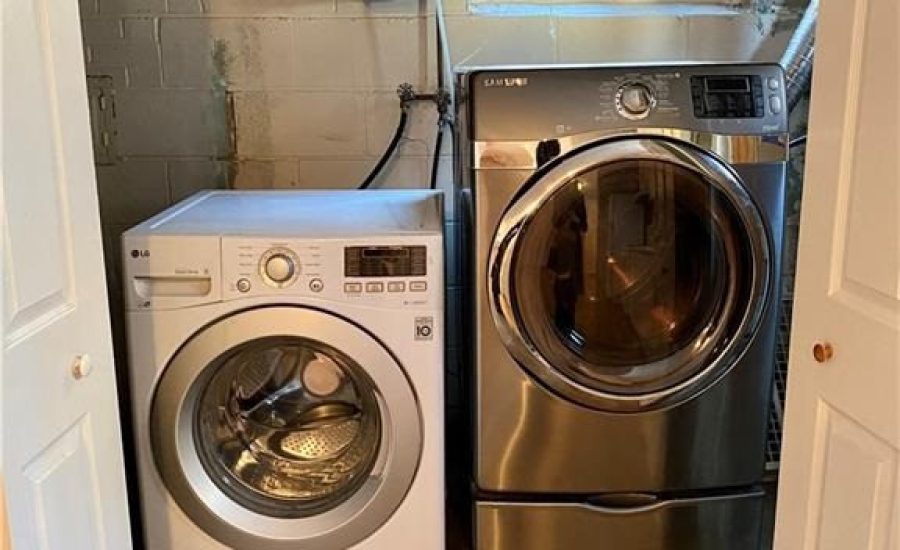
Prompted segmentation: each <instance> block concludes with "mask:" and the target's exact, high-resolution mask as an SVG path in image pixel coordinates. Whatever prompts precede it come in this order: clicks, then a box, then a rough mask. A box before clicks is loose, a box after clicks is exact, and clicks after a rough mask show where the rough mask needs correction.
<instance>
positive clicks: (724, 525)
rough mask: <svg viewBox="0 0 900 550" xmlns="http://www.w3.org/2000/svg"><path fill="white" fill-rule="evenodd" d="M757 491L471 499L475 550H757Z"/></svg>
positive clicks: (760, 502)
mask: <svg viewBox="0 0 900 550" xmlns="http://www.w3.org/2000/svg"><path fill="white" fill-rule="evenodd" d="M764 495H765V494H764V492H762V491H758V492H756V491H753V492H748V493H739V494H731V495H725V496H711V497H703V498H690V499H677V500H663V501H657V502H655V503H653V504H650V505H646V506H638V507H626V508H620V507H602V506H592V505H589V504H581V503H545V502H496V501H495V502H488V501H485V502H478V503H477V504H476V534H475V537H476V548H477V549H478V550H555V549H560V550H562V549H565V550H605V549H610V550H725V549H727V550H758V549H759V544H760V530H761V524H762V515H763V499H764Z"/></svg>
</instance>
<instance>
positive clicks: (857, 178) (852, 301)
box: [775, 0, 900, 550]
mask: <svg viewBox="0 0 900 550" xmlns="http://www.w3.org/2000/svg"><path fill="white" fill-rule="evenodd" d="M898 27H900V11H898V4H897V2H895V0H854V1H847V2H823V3H822V8H821V10H820V18H819V23H818V28H817V31H816V34H817V38H816V44H817V45H816V70H815V75H814V79H813V88H812V103H811V113H810V129H809V131H810V134H809V141H808V152H807V162H806V175H805V181H806V182H808V183H807V186H808V188H809V191H808V192H805V193H804V198H803V212H802V218H801V224H800V243H799V252H798V264H797V265H798V267H797V279H796V292H795V305H794V324H793V327H792V335H791V352H790V354H791V358H790V369H789V375H788V388H787V406H786V422H785V441H784V452H783V456H782V464H781V476H780V487H779V493H778V498H779V503H778V518H777V527H776V536H775V545H776V548H777V549H778V550H797V549H805V550H812V549H814V548H815V549H819V548H825V549H832V548H834V549H846V548H861V549H862V548H865V549H871V550H887V549H889V548H890V549H893V548H897V547H898V544H900V513H898V512H900V479H898V478H900V472H898V468H900V405H898V400H900V223H898V219H900V218H898V215H900V170H898V158H900V139H898V135H900V114H898V102H897V88H898V75H900V66H898V64H897V58H898V56H900V51H898V50H900V48H898V38H897V36H898V31H900V28H898ZM826 344H827V346H826ZM817 345H818V348H817V347H816V346H817ZM826 350H829V351H830V353H825V351H826Z"/></svg>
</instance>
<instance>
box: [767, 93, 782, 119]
mask: <svg viewBox="0 0 900 550" xmlns="http://www.w3.org/2000/svg"><path fill="white" fill-rule="evenodd" d="M769 110H770V111H772V114H775V115H777V114H779V113H781V98H780V97H778V96H777V95H773V96H769Z"/></svg>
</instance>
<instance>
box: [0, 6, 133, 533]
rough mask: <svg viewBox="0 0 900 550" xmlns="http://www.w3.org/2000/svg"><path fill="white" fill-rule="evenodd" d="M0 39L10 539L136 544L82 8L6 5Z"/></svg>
mask: <svg viewBox="0 0 900 550" xmlns="http://www.w3.org/2000/svg"><path fill="white" fill-rule="evenodd" d="M2 32H3V35H2V55H3V77H2V82H3V100H2V101H3V111H2V112H3V115H2V116H3V118H2V127H3V134H2V135H3V138H2V144H3V146H2V149H3V156H2V197H3V205H2V212H0V221H2V232H0V235H2V241H0V243H2V246H3V250H2V256H3V260H4V262H3V263H4V266H3V285H4V302H5V304H4V308H3V324H2V338H3V361H2V367H0V368H2V370H0V380H2V391H3V394H2V409H3V411H2V418H3V427H2V453H3V459H2V466H3V474H4V483H5V487H6V500H7V506H8V516H9V524H10V535H11V539H12V544H13V547H14V548H21V549H32V548H40V549H54V550H55V549H61V550H62V549H65V550H70V549H71V550H103V549H106V550H123V549H128V548H130V547H131V541H130V534H129V524H128V511H127V510H128V507H127V501H126V496H125V480H124V469H123V465H122V453H121V442H120V433H119V420H118V412H117V403H116V385H115V377H114V371H113V357H112V347H111V339H110V329H109V319H108V311H107V300H106V288H105V283H104V274H103V258H102V252H101V241H100V224H99V215H98V206H97V192H96V184H95V180H94V170H93V165H92V162H93V161H92V155H91V144H90V128H89V122H88V102H87V91H86V82H85V73H84V63H83V59H82V53H81V52H82V46H81V35H80V29H79V23H78V2H77V1H76V0H3V18H2ZM79 357H80V358H82V359H81V361H80V362H79V361H78V360H77V358H79Z"/></svg>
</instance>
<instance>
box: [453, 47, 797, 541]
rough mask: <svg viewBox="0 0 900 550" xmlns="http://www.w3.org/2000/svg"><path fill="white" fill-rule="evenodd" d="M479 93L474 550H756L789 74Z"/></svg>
mask: <svg viewBox="0 0 900 550" xmlns="http://www.w3.org/2000/svg"><path fill="white" fill-rule="evenodd" d="M461 84H462V97H463V98H464V101H465V103H464V107H463V109H462V112H461V113H460V114H461V117H463V118H464V121H463V123H464V124H463V140H462V144H463V146H462V147H461V151H460V152H461V159H462V166H463V167H464V172H463V174H464V175H465V176H466V179H467V180H468V184H469V185H468V189H466V190H464V191H463V199H464V200H463V204H464V205H465V210H466V211H467V212H468V215H469V216H470V219H469V224H468V225H469V227H470V230H471V232H472V233H471V235H472V238H471V246H470V252H471V257H472V258H473V260H474V261H473V262H472V269H471V277H472V279H471V297H472V300H471V302H472V303H471V305H472V308H471V315H472V316H473V319H474V323H473V326H474V335H473V346H472V347H473V349H474V358H473V360H474V371H473V372H474V399H473V403H474V411H473V413H474V427H475V445H474V449H475V453H474V454H475V461H474V478H475V485H476V486H477V497H476V498H477V502H476V512H475V521H476V529H475V538H476V546H477V547H478V548H480V549H513V548H515V549H516V550H532V549H534V550H538V549H541V550H545V549H551V548H560V549H562V548H565V549H567V550H578V549H582V548H584V549H587V548H591V549H603V548H610V549H615V550H631V549H635V550H637V549H641V550H655V549H659V550H723V549H728V550H757V548H758V544H759V536H760V525H761V512H762V497H763V493H762V492H761V491H760V490H759V488H758V485H757V484H758V482H759V481H760V480H761V477H762V475H763V470H764V468H763V466H764V447H765V440H766V413H767V407H768V398H769V395H770V387H771V386H770V381H771V371H772V365H773V361H774V338H775V332H776V315H777V308H776V307H774V306H775V304H777V303H778V296H777V295H778V284H777V277H778V273H779V259H780V255H781V240H782V235H781V227H782V207H783V194H784V186H785V168H786V164H785V163H786V156H787V135H786V134H787V117H786V113H785V106H784V105H785V104H784V93H783V89H784V81H783V76H782V71H781V69H780V68H779V67H778V66H776V65H702V66H670V67H640V68H613V67H604V68H524V69H515V68H510V69H504V70H477V71H472V72H470V73H469V74H466V75H464V77H462V81H461Z"/></svg>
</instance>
